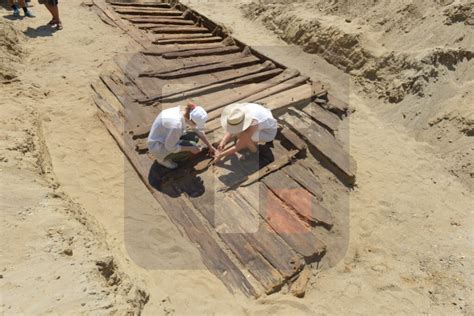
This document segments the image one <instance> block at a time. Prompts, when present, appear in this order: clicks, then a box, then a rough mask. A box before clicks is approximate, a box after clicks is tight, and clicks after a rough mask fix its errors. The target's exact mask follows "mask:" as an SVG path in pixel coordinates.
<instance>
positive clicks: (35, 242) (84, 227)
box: [0, 84, 148, 315]
mask: <svg viewBox="0 0 474 316" xmlns="http://www.w3.org/2000/svg"><path fill="white" fill-rule="evenodd" d="M14 85H16V84H12V87H11V88H12V89H14V87H13V86H14ZM26 86H27V88H28V85H26ZM5 90H7V91H6V92H7V94H8V92H10V91H8V89H5ZM0 108H2V107H0ZM0 118H1V119H0V177H1V179H2V181H0V201H1V202H0V204H1V206H2V212H3V213H2V214H3V216H2V223H1V226H0V238H1V239H2V241H3V246H2V253H4V254H5V255H4V256H2V259H1V260H0V267H1V269H2V270H1V271H0V273H1V275H0V278H1V279H2V284H1V289H2V302H1V305H0V311H1V312H0V313H2V314H3V313H4V312H5V313H7V314H32V313H34V314H44V313H51V312H54V313H69V314H71V313H72V314H90V313H97V312H99V313H102V314H105V313H106V314H114V313H117V314H131V315H137V314H139V313H140V312H141V310H142V309H143V307H144V305H145V303H146V302H147V301H148V294H147V293H146V292H145V291H144V290H143V289H142V286H138V285H137V284H136V283H137V282H136V281H135V280H133V279H131V278H130V277H129V276H128V275H127V274H125V273H124V272H122V271H121V269H120V267H119V266H118V265H117V264H116V263H115V262H114V258H113V257H112V256H111V255H110V254H111V251H110V248H109V246H108V244H107V243H106V241H105V240H106V237H105V232H104V231H103V230H102V229H101V228H100V225H99V224H98V223H97V221H96V220H95V219H94V218H92V217H91V216H90V214H88V213H87V212H86V211H85V210H84V209H83V208H82V207H81V206H80V205H79V204H77V203H75V202H73V201H72V200H71V199H70V198H69V197H68V196H67V195H66V194H65V193H64V192H63V191H62V190H61V189H60V185H59V183H58V181H57V180H56V176H55V174H54V172H53V168H52V165H51V159H50V157H49V153H48V150H47V147H46V145H45V139H44V136H43V132H42V124H41V122H42V118H41V117H40V116H39V114H38V113H37V111H36V110H34V109H33V108H31V107H30V106H28V105H25V104H24V103H22V102H21V101H11V103H10V106H9V107H8V110H5V111H3V112H2V114H1V115H0ZM32 267H34V269H32ZM38 293H39V294H38ZM39 297H40V298H41V299H40V300H38V299H39ZM35 299H36V300H35ZM31 302H35V303H34V304H32V303H31Z"/></svg>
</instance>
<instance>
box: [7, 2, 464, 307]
mask: <svg viewBox="0 0 474 316" xmlns="http://www.w3.org/2000/svg"><path fill="white" fill-rule="evenodd" d="M206 3H208V2H206ZM80 4H81V3H80V1H69V2H67V3H63V4H62V8H64V13H63V14H64V15H63V17H64V20H65V21H66V23H65V29H64V33H65V35H63V36H61V37H60V36H59V34H61V33H58V34H56V35H55V36H53V37H46V38H41V37H37V38H32V39H26V38H25V37H23V36H21V37H22V38H20V43H21V45H22V46H24V48H25V50H26V53H27V54H26V55H24V56H23V58H22V59H20V60H19V64H15V69H17V74H18V78H19V80H21V84H19V85H12V86H9V87H11V90H8V93H7V94H3V93H2V96H1V97H2V109H5V110H6V111H12V109H14V108H17V107H25V106H26V105H29V106H31V107H33V108H35V109H37V110H38V111H39V112H40V114H41V116H40V117H41V118H42V123H43V130H44V141H45V144H46V145H47V147H48V150H49V152H50V154H51V161H52V168H53V169H54V173H55V174H56V178H57V181H58V183H59V185H60V187H61V189H62V190H64V191H65V192H66V193H67V194H68V196H70V197H71V198H72V199H73V200H74V201H75V203H80V204H81V207H82V208H83V210H84V211H85V212H87V214H89V215H91V216H92V217H93V218H95V219H96V220H97V223H98V225H100V226H101V227H102V228H103V229H104V231H105V232H106V234H105V235H104V236H102V235H100V234H99V235H97V236H95V237H94V238H98V239H99V240H106V241H107V243H108V244H109V245H110V246H111V249H110V251H108V252H107V255H109V254H112V255H113V256H114V258H115V260H114V263H116V264H117V265H118V266H119V269H120V270H121V271H126V273H127V274H128V275H132V276H134V278H137V279H139V280H140V282H143V287H144V288H146V291H147V292H148V293H150V299H149V301H148V303H147V304H146V305H145V306H144V309H143V313H145V314H148V313H149V314H152V313H166V314H171V313H177V314H189V313H199V314H203V313H228V312H229V311H232V312H233V313H239V314H243V313H263V314H275V313H281V314H308V313H311V312H314V311H320V312H326V313H347V312H348V311H351V312H360V313H374V312H379V313H390V312H400V310H402V311H404V312H406V313H423V312H431V313H433V312H438V313H444V314H446V313H450V314H452V313H459V312H464V313H467V314H469V309H470V307H469V306H472V303H471V302H470V299H469V297H470V295H469V293H470V291H472V289H471V288H472V287H471V286H470V285H469V283H467V282H465V281H463V280H469V275H468V272H467V271H470V270H472V267H470V265H472V264H471V263H472V262H473V260H472V257H471V256H470V255H469V250H468V249H469V247H470V246H469V245H471V242H472V235H471V233H470V232H469V227H468V224H466V223H469V221H470V220H472V217H471V216H470V215H469V213H468V210H469V207H470V204H471V202H472V201H471V200H470V198H469V194H468V192H467V191H466V189H465V187H463V186H462V185H461V184H460V183H459V180H458V179H457V178H456V177H454V176H453V175H451V174H449V173H447V172H446V169H445V165H446V162H445V161H442V160H440V159H439V158H438V157H436V156H435V155H433V154H432V149H431V148H430V147H429V146H426V144H422V143H419V142H417V141H415V140H413V138H412V137H411V136H410V134H409V133H407V131H405V130H403V129H400V128H399V127H398V126H397V125H392V124H390V123H387V122H386V121H385V120H384V119H382V118H381V116H380V115H379V113H378V112H377V111H375V110H374V108H373V107H371V106H369V105H370V103H367V102H366V98H365V97H363V96H360V95H354V94H351V97H350V101H351V102H350V104H351V107H353V108H354V109H355V110H356V112H355V113H353V114H352V116H351V122H350V130H351V138H350V143H349V145H350V148H351V154H352V155H353V156H354V158H355V159H356V160H357V161H358V184H357V187H356V188H355V190H354V192H353V194H352V196H351V204H350V206H351V216H350V220H351V222H350V228H351V230H350V238H351V242H350V244H349V249H348V251H347V254H346V256H345V258H344V260H343V261H341V262H339V263H338V264H337V265H336V267H334V268H333V269H330V270H327V271H324V272H322V273H319V274H316V273H315V274H312V275H311V276H310V278H309V282H308V289H307V291H306V297H305V298H304V299H297V298H294V297H292V296H289V295H285V291H286V290H285V289H282V291H281V292H280V293H278V294H273V295H271V296H268V297H263V298H261V299H259V300H249V299H247V298H245V297H243V296H242V295H239V294H238V293H235V294H234V295H230V294H228V292H227V290H226V289H225V287H224V286H223V285H222V283H221V282H219V281H216V278H215V277H214V276H213V275H212V274H210V273H208V272H207V271H206V269H205V268H204V267H203V265H202V264H199V262H200V261H201V259H200V256H199V253H198V252H197V251H196V248H195V247H194V246H193V245H190V244H189V242H188V241H187V240H186V239H185V238H183V237H182V236H181V234H180V232H179V231H178V230H177V229H176V228H175V227H174V225H172V224H170V223H169V220H168V218H167V217H166V213H165V212H164V210H163V209H162V208H161V207H160V206H159V205H158V204H157V203H156V202H155V200H154V199H153V198H151V195H150V194H149V193H148V192H147V190H146V188H145V186H144V185H143V184H142V183H141V181H140V180H139V179H138V177H137V176H136V173H135V171H134V170H133V169H132V168H131V166H130V165H129V164H128V162H127V161H126V160H124V159H123V158H122V156H121V153H120V151H119V150H118V149H117V147H116V144H115V142H114V141H113V139H112V138H111V137H110V136H109V135H108V133H107V132H106V131H105V129H104V128H103V126H102V125H101V123H100V122H99V121H98V120H97V119H96V117H95V112H96V109H95V105H94V104H93V102H92V100H91V99H90V98H89V97H88V94H89V88H88V83H90V82H91V80H92V79H91V78H96V77H97V76H98V75H99V73H98V70H101V71H102V68H103V67H102V66H101V64H102V63H103V62H105V61H107V60H108V59H110V58H111V57H112V56H114V55H116V54H118V53H121V52H123V50H124V48H125V47H128V45H129V44H127V43H128V42H127V40H126V39H125V37H124V36H123V35H121V32H120V31H119V30H117V29H116V28H111V27H107V26H105V25H103V24H102V23H101V22H100V21H99V20H98V18H97V16H96V15H95V14H93V13H91V12H90V11H89V9H88V8H87V7H84V6H81V5H80ZM193 7H194V8H196V9H197V10H199V11H200V12H203V13H204V14H206V15H208V16H209V17H212V19H213V20H215V21H218V22H220V23H223V24H224V25H226V28H228V29H231V30H232V31H233V34H235V36H237V37H238V38H240V39H242V40H243V41H245V42H246V43H247V44H249V45H260V46H268V47H270V48H272V49H270V50H268V51H267V52H266V53H267V54H268V55H270V56H272V57H273V58H276V59H278V60H281V61H283V62H284V63H285V64H287V65H291V66H292V67H293V68H297V69H306V72H305V73H306V74H308V75H309V76H311V77H313V78H315V79H323V80H322V81H324V82H328V83H331V86H334V85H335V83H337V87H344V86H345V87H348V86H349V84H348V82H349V79H347V76H345V74H344V73H343V72H342V71H338V70H337V69H335V68H331V67H330V66H328V65H325V64H324V63H322V62H321V63H320V60H318V59H317V58H315V56H314V55H313V56H308V55H305V54H304V53H302V52H301V51H300V50H298V49H297V48H295V47H287V46H286V44H284V43H283V42H282V41H280V40H278V39H277V38H275V37H274V36H273V35H272V34H271V33H269V32H268V31H266V30H265V29H264V28H263V27H262V26H261V25H260V24H259V23H258V22H253V21H249V20H246V19H245V18H244V17H243V16H242V13H241V12H240V10H239V8H238V7H236V6H234V5H229V3H221V2H219V3H213V4H212V6H209V5H204V4H197V3H196V4H193ZM35 11H37V12H35V13H36V14H37V15H38V20H34V21H32V20H30V21H27V20H26V21H16V22H15V23H14V24H12V26H13V28H15V29H18V30H20V31H23V32H24V31H28V30H29V29H30V28H34V27H36V26H39V25H41V21H42V20H44V21H47V16H46V14H45V13H42V12H41V10H40V9H38V10H35ZM78 12H79V13H80V15H81V19H80V20H78V19H76V17H77V14H78ZM224 13H225V14H224ZM249 27H251V29H252V30H253V32H248V28H249ZM20 33H21V32H20ZM28 34H31V30H30V31H29V33H28ZM101 34H102V35H103V34H107V37H103V36H101ZM97 38H101V40H100V41H97ZM71 39H72V40H71ZM71 47H73V48H74V49H71ZM132 47H133V45H132ZM78 50H82V52H83V53H82V54H78V53H77V51H78ZM277 55H278V56H277ZM58 56H61V58H58ZM295 57H297V58H295ZM15 58H17V57H15ZM96 59H97V60H96ZM17 60H18V58H17ZM73 60H74V62H72V61H73ZM315 63H316V64H315ZM31 64H34V65H35V68H32V67H27V66H28V65H31ZM74 64H77V65H79V66H80V68H79V67H77V66H73V65H74ZM315 65H317V67H315ZM71 66H73V67H71ZM81 71H85V73H81ZM41 73H48V74H49V75H47V76H41ZM61 74H63V75H64V76H65V77H66V78H62V77H61ZM78 74H81V76H77V75H78ZM6 87H8V86H3V87H2V92H3V91H7V90H5V88H6ZM38 87H40V88H38ZM339 96H340V97H344V96H347V94H346V93H345V92H342V93H341V94H340V95H339ZM71 100H73V102H72V101H71ZM16 101H18V102H16ZM368 104H369V105H368ZM3 105H6V107H3ZM2 117H3V116H2ZM25 117H28V116H25ZM14 125H15V126H16V123H14ZM5 141H6V142H7V143H8V144H11V143H12V140H11V139H6V140H5ZM21 143H22V144H23V143H24V142H21ZM401 148H403V150H400V149H401ZM2 160H3V161H2V167H1V168H2V169H3V170H6V169H8V167H7V166H6V164H8V162H10V161H11V159H7V162H5V160H4V159H2ZM15 177H16V178H19V179H20V180H21V181H22V184H21V185H20V187H19V190H20V191H23V193H24V194H25V195H27V196H31V195H32V194H31V193H30V192H27V191H26V190H25V183H24V181H25V180H24V177H22V176H21V175H19V174H18V173H16V174H15ZM30 177H31V178H33V177H32V176H30V175H27V176H26V177H25V178H30ZM124 177H125V179H126V180H127V187H126V191H127V194H128V199H127V207H129V210H130V211H131V212H129V213H128V214H129V219H130V220H133V221H135V223H136V225H135V229H130V230H129V231H128V233H129V235H128V236H135V237H134V239H133V240H130V239H128V240H127V241H125V238H124V232H123V231H124V225H123V221H122V218H123V216H124V214H125V212H124V207H125V206H124V205H123V204H124V199H123V194H122V193H120V192H123V185H124V181H123V179H124ZM2 179H3V178H2ZM387 179H389V181H387ZM4 183H5V182H2V184H4ZM414 184H417V185H414ZM41 185H42V184H41ZM26 186H27V185H26ZM46 186H47V184H46ZM3 200H4V198H3V197H2V201H3ZM15 210H18V207H15ZM48 214H49V213H45V212H44V213H42V214H41V215H42V218H46V219H49V218H50V217H49V215H48ZM68 218H70V217H68ZM64 221H67V218H66V219H61V222H62V223H63V222H64ZM13 222H14V225H17V224H18V223H19V219H17V218H15V219H13ZM129 228H131V227H130V226H129ZM23 232H24V228H23V227H19V230H15V231H14V232H12V233H11V235H10V236H11V237H12V238H14V237H15V236H17V235H18V234H22V233H23ZM15 240H17V239H15ZM433 241H435V242H433ZM38 243H40V244H41V245H38V246H35V247H34V250H33V251H34V253H37V252H38V251H37V248H40V247H41V246H42V245H44V244H46V243H43V242H42V240H41V239H38ZM138 247H142V248H143V250H141V251H138V252H137V251H136V250H137V249H138ZM127 248H128V249H127ZM61 249H62V248H61ZM62 250H63V249H62ZM73 251H74V249H73ZM145 252H146V253H147V254H148V255H147V258H144V257H143V256H142V255H143V253H145ZM68 253H69V252H68ZM140 255H141V256H140ZM69 258H70V259H73V260H74V259H75V258H77V257H76V256H75V255H74V253H73V256H72V257H69ZM103 259H104V258H102V259H100V260H102V261H103V262H104V263H101V264H100V265H99V267H110V266H113V264H112V265H111V264H110V261H108V260H103ZM163 260H167V261H168V262H170V264H171V265H173V264H175V263H176V264H178V265H179V264H182V263H183V262H189V263H191V264H192V265H193V266H194V268H193V269H191V270H186V271H183V270H172V269H153V268H151V269H144V268H143V266H142V265H141V264H140V262H153V261H163ZM137 262H138V264H137ZM12 265H14V262H13V263H12ZM94 265H95V262H94ZM35 266H36V267H37V269H36V271H37V272H38V273H35V277H36V275H37V274H39V273H41V272H45V271H50V268H49V267H40V266H39V265H35ZM101 269H102V268H101ZM69 270H70V269H67V270H66V272H67V271H69ZM102 270H103V271H104V274H105V275H109V273H108V272H107V271H109V270H108V269H102ZM6 271H8V267H7V269H6ZM6 271H5V269H4V271H3V272H2V280H0V282H2V294H3V293H4V291H6V287H5V286H6V285H5V284H7V283H6V282H16V281H15V280H20V279H21V277H20V276H17V275H15V274H10V275H9V274H8V272H6ZM91 271H92V270H91ZM95 271H96V272H97V273H98V271H99V270H98V269H97V270H95ZM63 278H64V276H62V277H61V278H60V279H63ZM140 282H139V283H140ZM17 284H18V283H17ZM29 284H31V280H29ZM53 285H54V282H45V283H44V284H43V285H42V288H41V289H42V291H43V293H46V295H49V296H50V297H52V298H54V299H56V298H57V297H56V296H55V295H58V293H62V292H64V290H63V289H64V286H62V287H59V288H55V287H54V286H53ZM68 286H69V288H76V286H75V283H73V282H72V283H68ZM79 289H80V290H82V289H81V288H79ZM35 293H36V292H34V293H30V294H29V293H27V292H25V291H23V292H22V296H23V297H25V298H28V302H29V303H30V304H29V305H31V306H32V308H35V311H38V310H39V309H38V305H37V304H36V303H35V300H32V298H34V297H35ZM70 295H71V294H70V293H67V294H66V295H65V296H70ZM87 301H88V302H95V303H93V304H98V303H97V302H98V300H97V301H95V296H94V295H91V296H89V297H88V299H87ZM335 301H336V302H337V304H336V303H334V302H335ZM367 301H370V302H371V304H366V302H367ZM48 302H49V301H46V303H48ZM394 302H396V303H400V304H393V303H394ZM56 304H57V303H56ZM79 304H80V302H78V303H77V304H76V305H74V304H67V305H66V307H65V309H64V310H65V311H71V306H77V305H79ZM9 305H11V309H10V310H20V309H19V308H17V307H18V306H19V305H22V304H21V301H20V300H19V299H18V298H14V299H12V300H11V303H10V304H9ZM23 305H24V304H23ZM97 306H99V305H97ZM8 307H9V306H8V305H6V306H2V309H7V308H8ZM47 310H48V309H47V308H46V309H45V311H47ZM88 310H89V309H87V308H85V307H83V309H82V311H88Z"/></svg>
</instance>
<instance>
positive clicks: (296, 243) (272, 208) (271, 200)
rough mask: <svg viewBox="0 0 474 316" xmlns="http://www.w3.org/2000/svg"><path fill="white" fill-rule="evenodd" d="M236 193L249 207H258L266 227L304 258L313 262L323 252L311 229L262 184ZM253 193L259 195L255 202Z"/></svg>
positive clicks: (256, 184) (322, 246)
mask: <svg viewBox="0 0 474 316" xmlns="http://www.w3.org/2000/svg"><path fill="white" fill-rule="evenodd" d="M237 192H238V193H239V194H240V195H241V197H243V198H244V199H246V200H247V201H248V202H249V204H250V205H258V207H257V208H256V211H257V212H258V213H259V214H260V215H261V216H262V218H263V219H265V221H266V222H267V223H268V225H269V226H270V227H271V228H272V229H273V230H274V231H275V232H276V233H277V234H278V235H279V236H280V237H281V238H282V239H283V240H284V241H285V242H286V243H287V244H288V245H289V246H290V247H292V248H293V249H294V250H295V251H296V252H298V253H299V254H301V255H302V256H303V257H304V258H306V259H307V260H315V259H317V257H319V256H321V255H322V254H323V253H324V252H325V250H326V246H325V245H324V243H323V242H322V241H321V240H319V239H318V238H316V236H315V235H314V234H313V233H312V231H311V228H310V227H307V226H306V225H305V224H304V223H303V222H302V221H301V220H299V219H298V218H297V217H296V216H295V215H293V214H292V212H291V211H290V210H289V209H288V208H287V207H286V206H284V205H283V204H282V202H281V200H280V199H279V198H278V197H277V196H276V195H275V194H273V192H271V191H270V190H269V189H268V188H267V187H266V186H265V185H264V184H263V183H260V182H257V183H254V184H252V185H250V186H248V187H240V188H239V190H238V191H237ZM253 192H258V193H259V196H258V197H257V198H256V200H255V197H254V195H253ZM252 199H253V201H252Z"/></svg>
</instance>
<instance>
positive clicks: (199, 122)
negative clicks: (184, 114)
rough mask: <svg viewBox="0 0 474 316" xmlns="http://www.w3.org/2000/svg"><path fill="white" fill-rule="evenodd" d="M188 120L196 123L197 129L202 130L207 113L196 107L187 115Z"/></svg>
mask: <svg viewBox="0 0 474 316" xmlns="http://www.w3.org/2000/svg"><path fill="white" fill-rule="evenodd" d="M189 118H190V119H191V120H192V121H193V122H194V123H196V128H197V129H204V124H206V121H207V112H206V110H204V109H203V108H202V107H200V106H196V107H195V108H194V109H193V110H192V111H191V113H189Z"/></svg>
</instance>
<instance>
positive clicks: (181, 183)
mask: <svg viewBox="0 0 474 316" xmlns="http://www.w3.org/2000/svg"><path fill="white" fill-rule="evenodd" d="M180 168H182V169H180ZM173 174H175V175H176V177H173ZM148 183H149V184H150V185H151V186H152V187H153V188H154V189H155V190H157V191H159V192H161V193H163V194H166V195H168V196H169V197H172V198H177V197H180V196H181V195H182V194H187V195H188V196H190V197H198V196H201V195H202V194H204V192H205V186H204V182H203V181H202V179H201V178H200V177H199V176H197V175H196V174H195V173H193V172H191V170H189V169H187V168H183V167H182V166H180V167H178V169H175V170H169V169H167V168H165V167H163V166H161V165H160V164H158V163H157V162H156V161H155V162H154V163H153V165H152V166H151V168H150V172H149V173H148Z"/></svg>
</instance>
